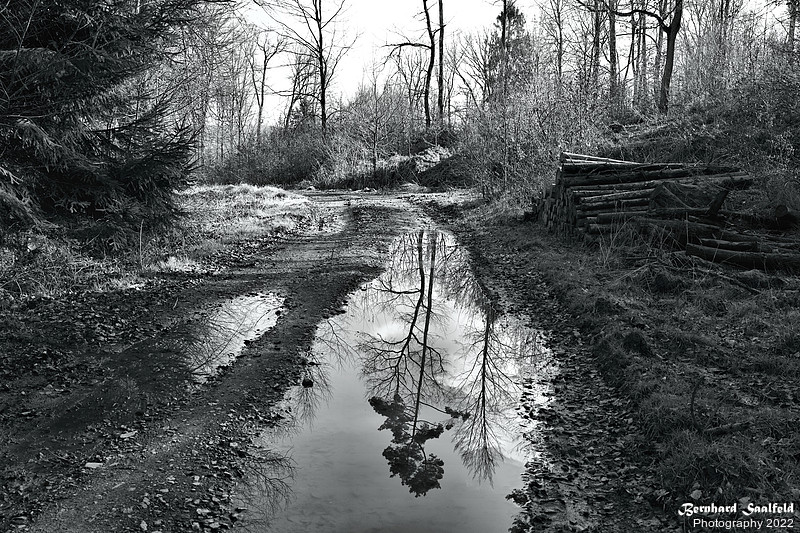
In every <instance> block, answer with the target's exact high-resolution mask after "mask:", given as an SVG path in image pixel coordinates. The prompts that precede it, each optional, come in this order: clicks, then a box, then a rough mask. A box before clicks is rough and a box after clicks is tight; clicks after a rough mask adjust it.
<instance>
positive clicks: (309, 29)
mask: <svg viewBox="0 0 800 533" xmlns="http://www.w3.org/2000/svg"><path fill="white" fill-rule="evenodd" d="M257 1H258V2H259V4H260V5H261V6H262V7H264V9H265V10H266V11H267V13H268V14H269V15H270V16H271V17H272V18H273V20H275V22H277V23H278V24H279V25H280V27H281V28H282V31H281V34H282V36H283V37H284V38H286V39H287V40H290V41H292V42H294V43H295V44H296V45H297V46H298V48H297V52H296V53H298V54H302V55H304V56H305V57H306V58H307V59H308V64H311V65H313V66H314V70H315V75H316V78H317V83H316V89H317V90H316V92H315V94H314V95H313V97H314V99H315V100H316V101H317V102H318V103H319V113H320V125H321V126H322V131H323V133H324V132H326V131H327V128H328V118H329V114H330V110H329V109H328V90H329V89H330V85H331V81H332V80H333V77H334V75H335V74H336V68H337V67H338V66H339V63H340V62H341V60H342V58H343V57H344V55H345V54H346V53H347V52H348V51H349V50H350V49H351V48H352V46H353V44H354V43H355V39H352V40H349V39H347V38H346V37H345V36H344V35H342V34H341V32H339V31H338V29H337V27H336V25H337V22H338V18H339V17H340V15H342V14H343V13H344V11H345V4H346V0H332V1H331V5H332V6H333V7H332V9H325V7H326V5H327V2H326V1H325V0H271V1H269V2H267V1H266V0H257ZM281 15H284V16H288V17H290V18H291V19H292V22H294V23H295V24H297V26H298V27H295V25H293V24H292V23H290V22H288V21H286V20H284V19H283V17H281Z"/></svg>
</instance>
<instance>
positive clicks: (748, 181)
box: [569, 172, 753, 192]
mask: <svg viewBox="0 0 800 533" xmlns="http://www.w3.org/2000/svg"><path fill="white" fill-rule="evenodd" d="M670 181H673V182H676V183H687V184H698V185H700V184H708V183H713V184H715V185H719V186H720V187H724V188H728V189H734V190H738V189H747V188H748V187H750V186H751V185H752V184H753V179H752V178H750V177H749V176H748V174H747V173H745V172H738V173H735V174H715V175H710V176H701V177H697V176H688V177H685V178H672V179H670ZM662 183H664V180H663V179H659V180H649V181H638V182H630V183H606V184H596V185H571V186H570V187H569V190H571V191H576V192H578V191H584V190H614V191H628V190H634V189H645V188H650V189H653V188H655V187H657V186H658V185H660V184H662Z"/></svg>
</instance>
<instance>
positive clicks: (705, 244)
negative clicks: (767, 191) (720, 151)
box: [537, 152, 800, 270]
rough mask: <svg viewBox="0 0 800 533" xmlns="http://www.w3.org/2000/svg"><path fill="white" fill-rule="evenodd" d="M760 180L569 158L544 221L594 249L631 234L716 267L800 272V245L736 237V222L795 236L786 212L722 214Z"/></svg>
mask: <svg viewBox="0 0 800 533" xmlns="http://www.w3.org/2000/svg"><path fill="white" fill-rule="evenodd" d="M752 183H753V180H752V179H751V178H750V176H748V175H747V173H745V172H743V171H741V170H739V169H737V168H735V167H725V166H710V165H687V164H680V163H656V164H653V163H636V162H633V161H622V160H617V159H607V158H600V157H594V156H588V155H583V154H573V153H568V152H564V153H562V154H561V161H560V165H559V168H558V170H557V172H556V176H555V181H554V182H553V183H552V184H551V185H550V186H549V187H548V188H547V189H546V190H545V193H544V195H543V197H542V199H541V200H540V201H539V204H538V206H537V207H538V210H537V212H538V217H539V220H540V221H541V222H542V223H543V224H545V225H546V226H547V227H548V228H549V229H550V230H551V231H554V232H556V233H559V234H561V235H562V236H565V237H568V238H570V239H575V238H578V239H583V240H584V241H586V242H589V243H594V242H600V241H603V240H607V239H608V237H609V236H612V235H614V234H618V233H619V232H620V230H621V229H623V228H627V229H629V230H633V231H636V232H638V233H641V234H644V235H648V236H650V237H653V238H654V239H653V240H652V241H651V242H660V243H668V244H669V245H672V246H675V247H678V248H681V249H684V250H686V253H688V254H690V255H694V256H697V257H701V258H703V259H707V260H710V261H715V262H720V263H728V264H732V265H737V266H742V267H747V268H762V269H765V270H778V269H790V270H800V241H798V240H797V239H780V238H774V237H768V236H767V235H765V234H763V233H762V234H759V235H757V236H754V235H748V234H744V233H741V232H738V231H733V230H732V229H731V228H730V225H731V223H732V222H733V221H737V220H739V221H744V222H747V223H749V224H750V225H751V226H752V225H753V224H758V225H759V226H760V227H763V228H764V229H773V230H774V229H788V228H792V227H794V226H796V225H797V223H798V217H797V215H796V214H795V213H794V212H792V210H791V209H788V208H787V207H786V206H778V207H776V208H775V210H774V212H773V213H770V214H768V215H764V216H755V215H752V214H743V213H737V212H733V211H726V210H724V209H723V204H724V202H725V199H726V198H727V196H728V193H729V192H730V191H732V190H736V189H746V188H748V187H750V186H751V185H752Z"/></svg>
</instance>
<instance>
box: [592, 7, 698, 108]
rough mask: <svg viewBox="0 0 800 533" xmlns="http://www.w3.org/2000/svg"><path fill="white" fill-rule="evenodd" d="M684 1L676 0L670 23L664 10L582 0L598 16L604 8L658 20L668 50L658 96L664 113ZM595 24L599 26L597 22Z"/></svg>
mask: <svg viewBox="0 0 800 533" xmlns="http://www.w3.org/2000/svg"><path fill="white" fill-rule="evenodd" d="M600 1H602V7H601V6H600V4H599V2H600ZM664 1H666V0H664ZM683 2H684V0H675V5H674V7H673V9H672V13H671V14H672V17H671V18H670V20H669V23H667V21H666V19H665V16H664V15H663V12H662V14H658V13H654V12H653V11H650V10H648V9H643V8H635V9H632V10H631V11H627V12H621V11H617V10H613V9H612V8H611V7H610V6H609V4H608V3H607V2H606V1H605V0H595V4H594V5H592V6H589V5H587V4H586V3H584V2H582V1H581V3H582V4H583V5H584V6H586V7H588V9H589V10H590V11H593V12H594V13H595V16H596V17H597V14H598V13H599V12H600V10H601V9H602V10H607V11H609V12H610V11H613V12H614V14H615V15H616V16H619V17H629V16H631V15H632V14H634V13H641V14H643V15H646V16H648V17H651V18H653V19H655V20H656V22H657V23H658V27H659V29H660V30H661V33H662V34H663V35H664V36H665V37H666V39H667V50H666V54H665V56H664V71H663V74H662V76H661V85H660V88H659V98H658V109H659V111H660V112H661V113H664V114H666V112H667V110H668V107H669V89H670V85H671V83H672V72H673V70H674V68H675V43H676V42H677V40H678V32H679V31H680V29H681V22H682V20H683ZM662 5H663V4H662ZM595 20H597V19H595ZM595 24H596V26H597V23H595ZM659 50H660V47H659Z"/></svg>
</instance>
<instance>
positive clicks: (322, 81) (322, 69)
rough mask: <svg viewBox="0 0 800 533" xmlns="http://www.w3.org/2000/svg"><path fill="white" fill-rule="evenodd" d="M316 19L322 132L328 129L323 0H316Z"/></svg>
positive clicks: (326, 63)
mask: <svg viewBox="0 0 800 533" xmlns="http://www.w3.org/2000/svg"><path fill="white" fill-rule="evenodd" d="M314 15H315V16H314V20H315V22H316V24H317V45H318V46H317V50H316V51H317V68H318V69H319V115H320V125H321V126H322V134H323V135H325V133H326V132H327V131H328V105H327V93H328V62H327V61H326V60H325V41H324V40H323V33H322V23H323V20H322V0H314Z"/></svg>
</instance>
